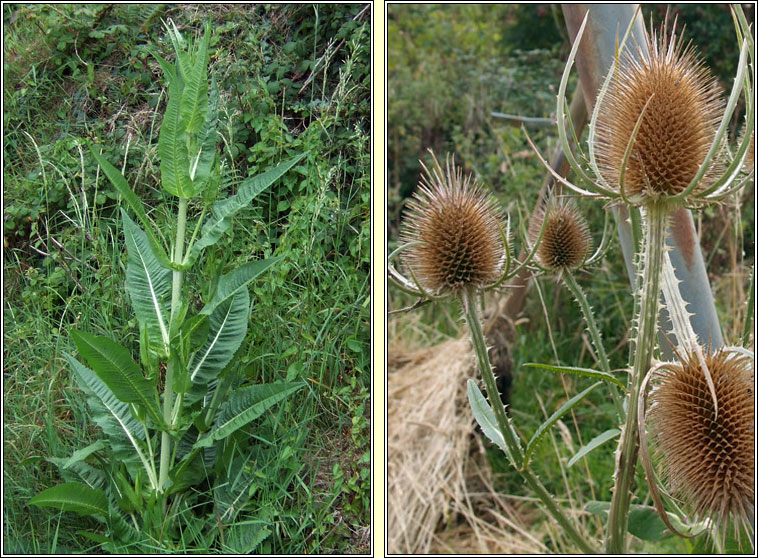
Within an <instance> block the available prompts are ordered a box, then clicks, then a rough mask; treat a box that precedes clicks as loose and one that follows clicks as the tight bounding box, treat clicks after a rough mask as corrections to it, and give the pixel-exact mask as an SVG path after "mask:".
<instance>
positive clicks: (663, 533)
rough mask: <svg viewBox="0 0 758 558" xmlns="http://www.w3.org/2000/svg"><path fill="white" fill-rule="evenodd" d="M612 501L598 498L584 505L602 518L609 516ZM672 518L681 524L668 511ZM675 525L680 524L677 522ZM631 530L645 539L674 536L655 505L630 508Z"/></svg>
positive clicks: (635, 505)
mask: <svg viewBox="0 0 758 558" xmlns="http://www.w3.org/2000/svg"><path fill="white" fill-rule="evenodd" d="M610 505H611V504H610V502H598V501H596V500H593V501H590V502H587V505H586V506H585V507H584V509H585V510H586V511H588V512H589V513H591V514H593V515H599V516H600V517H602V518H604V519H605V518H607V517H608V509H609V508H610ZM667 515H668V516H669V518H670V519H676V521H677V522H678V523H679V524H681V520H679V518H678V517H676V516H675V515H674V514H672V513H667ZM675 526H678V525H676V524H675ZM629 532H630V533H631V534H632V535H634V536H635V537H637V538H639V539H642V540H644V541H661V540H663V539H666V538H668V537H671V536H673V535H672V533H671V532H670V531H669V530H668V529H667V528H666V525H665V524H664V523H663V521H662V520H661V518H660V517H659V516H658V512H657V511H656V509H655V508H654V507H653V506H643V505H639V504H633V505H632V506H631V507H630V508H629Z"/></svg>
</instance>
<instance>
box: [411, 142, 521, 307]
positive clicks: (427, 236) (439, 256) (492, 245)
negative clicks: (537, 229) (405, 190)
mask: <svg viewBox="0 0 758 558" xmlns="http://www.w3.org/2000/svg"><path fill="white" fill-rule="evenodd" d="M432 157H433V163H434V164H433V166H432V168H431V170H430V169H428V168H427V167H426V166H425V165H424V164H423V162H422V166H423V169H424V172H423V175H422V179H421V183H420V185H419V188H418V191H417V192H416V193H415V194H414V196H413V200H411V201H410V202H409V203H408V212H407V213H406V215H405V218H404V221H403V223H402V225H401V233H400V242H401V243H402V244H404V245H405V246H406V247H407V248H406V250H405V251H404V253H403V255H402V261H403V263H404V265H405V268H406V270H407V271H408V273H410V275H411V277H413V278H414V281H413V283H415V284H416V285H415V286H416V287H418V288H420V289H419V290H420V291H421V292H423V293H426V294H429V295H431V296H444V295H448V294H453V293H456V292H458V291H460V290H462V289H467V288H472V289H475V290H481V289H486V288H488V287H489V286H491V285H493V284H495V283H497V282H498V280H499V279H500V278H501V276H502V275H503V273H504V269H505V262H506V252H507V251H508V246H507V238H506V235H505V232H504V229H503V228H502V225H501V221H502V216H501V213H500V211H499V210H498V208H497V205H496V202H495V200H494V199H493V198H492V196H490V195H489V194H488V193H487V192H486V191H485V190H484V189H483V188H482V187H481V185H479V184H478V183H477V182H476V181H475V180H472V178H471V177H470V176H468V175H465V176H464V174H463V172H462V170H461V169H460V168H459V167H456V165H455V162H454V160H453V159H452V158H451V157H448V158H447V160H446V164H445V169H444V170H443V169H442V167H441V166H440V164H439V162H438V161H437V159H436V157H434V155H432ZM411 284H412V283H411Z"/></svg>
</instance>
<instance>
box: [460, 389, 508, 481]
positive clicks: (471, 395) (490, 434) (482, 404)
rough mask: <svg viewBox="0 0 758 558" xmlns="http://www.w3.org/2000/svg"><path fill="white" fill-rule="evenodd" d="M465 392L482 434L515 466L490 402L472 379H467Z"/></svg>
mask: <svg viewBox="0 0 758 558" xmlns="http://www.w3.org/2000/svg"><path fill="white" fill-rule="evenodd" d="M466 394H467V396H468V402H469V405H470V406H471V413H472V414H473V415H474V419H475V420H476V422H477V424H478V425H479V428H481V429H482V432H483V433H484V435H485V436H487V438H489V440H490V441H491V442H492V443H493V444H495V445H496V446H497V447H499V448H500V449H501V450H503V452H504V453H505V455H506V456H507V457H508V461H510V462H511V465H513V466H514V467H516V461H515V459H514V458H513V454H512V453H511V450H510V448H508V445H507V444H506V443H505V439H504V438H503V434H502V432H500V428H498V425H497V419H496V418H495V412H494V411H493V410H492V407H490V404H489V403H488V402H487V399H486V398H485V397H484V395H483V394H482V392H481V390H480V389H479V386H478V385H476V382H475V381H474V380H471V379H469V380H468V382H467V383H466Z"/></svg>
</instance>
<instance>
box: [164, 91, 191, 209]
mask: <svg viewBox="0 0 758 558" xmlns="http://www.w3.org/2000/svg"><path fill="white" fill-rule="evenodd" d="M180 102H181V91H180V90H179V87H178V85H177V84H176V83H174V84H171V85H170V86H169V90H168V103H167V104H166V111H165V112H164V114H163V122H162V123H161V131H160V133H159V135H158V155H159V156H160V158H161V186H163V189H164V190H165V191H166V192H168V193H169V194H171V195H174V196H177V197H179V198H183V199H189V198H191V197H192V196H193V195H194V191H193V185H192V180H191V179H190V176H189V154H188V152H187V141H186V137H187V135H186V134H185V133H184V130H183V129H182V127H181V122H180V118H179V104H180Z"/></svg>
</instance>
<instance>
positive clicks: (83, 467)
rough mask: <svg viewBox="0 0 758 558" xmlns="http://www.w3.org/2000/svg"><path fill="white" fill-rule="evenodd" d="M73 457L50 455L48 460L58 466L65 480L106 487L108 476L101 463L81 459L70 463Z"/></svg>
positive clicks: (91, 486) (93, 486)
mask: <svg viewBox="0 0 758 558" xmlns="http://www.w3.org/2000/svg"><path fill="white" fill-rule="evenodd" d="M100 442H102V440H100ZM84 449H87V448H84ZM74 454H76V452H74ZM72 458H73V456H72ZM72 458H69V459H66V458H63V457H48V458H47V459H46V461H48V462H50V463H52V464H53V465H55V466H56V467H58V470H59V471H60V475H61V479H62V480H63V481H65V482H81V483H84V484H86V485H87V486H89V487H90V488H105V481H106V477H105V472H104V471H103V470H102V469H101V468H100V467H101V463H97V465H96V466H93V465H90V464H89V463H87V462H86V461H81V460H79V461H73V462H70V463H69V461H70V460H71V459H72Z"/></svg>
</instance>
